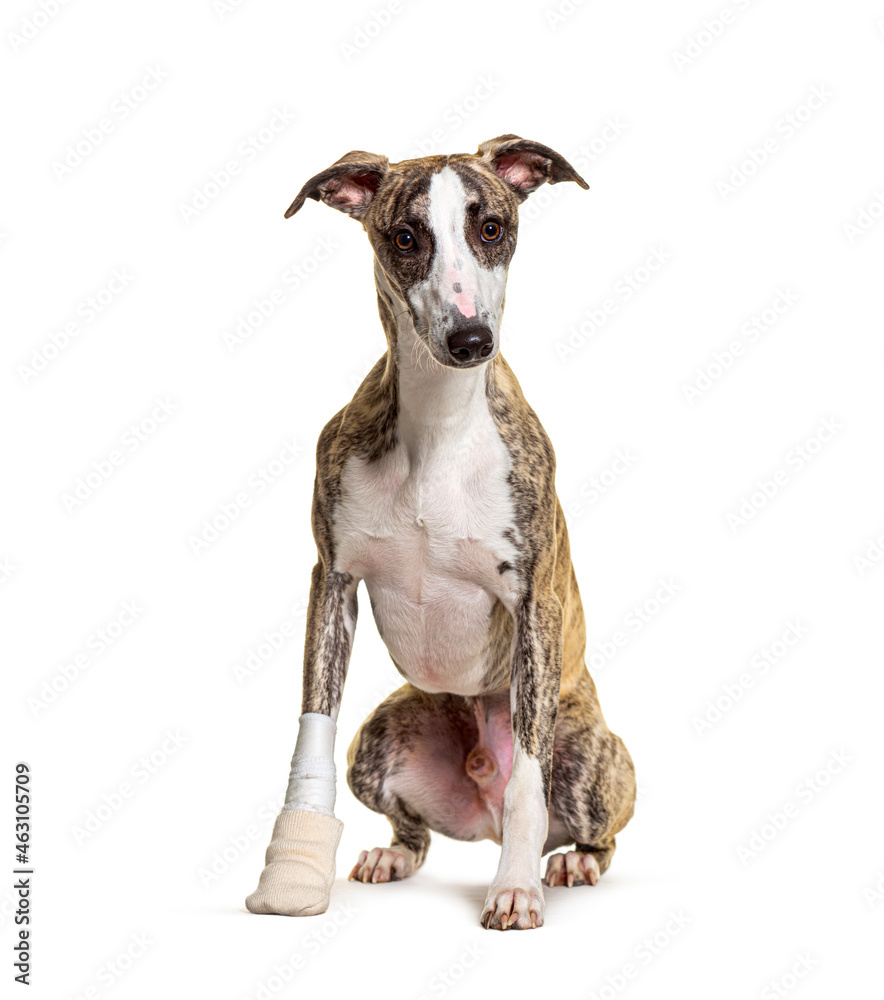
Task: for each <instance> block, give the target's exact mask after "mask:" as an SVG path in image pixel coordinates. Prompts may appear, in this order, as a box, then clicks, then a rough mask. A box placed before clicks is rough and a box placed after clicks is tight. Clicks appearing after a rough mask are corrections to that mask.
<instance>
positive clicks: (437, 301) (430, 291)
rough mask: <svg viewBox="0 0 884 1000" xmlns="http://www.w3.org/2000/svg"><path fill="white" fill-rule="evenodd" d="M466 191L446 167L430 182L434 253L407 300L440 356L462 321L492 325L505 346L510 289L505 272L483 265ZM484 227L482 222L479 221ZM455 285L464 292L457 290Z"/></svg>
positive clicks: (430, 223)
mask: <svg viewBox="0 0 884 1000" xmlns="http://www.w3.org/2000/svg"><path fill="white" fill-rule="evenodd" d="M466 198H467V193H466V191H465V190H464V186H463V184H462V182H461V179H460V178H459V177H458V175H457V173H456V172H455V171H454V170H452V169H451V167H443V168H442V169H441V170H440V171H439V172H438V173H435V174H433V177H432V180H431V181H430V208H429V218H428V220H427V222H428V225H429V227H430V229H431V231H432V233H433V240H434V242H435V253H434V256H433V263H432V267H431V270H430V273H429V275H428V276H427V278H426V280H425V281H423V282H421V284H419V285H415V286H413V287H412V288H410V289H409V290H408V293H407V294H408V300H409V302H410V303H411V306H412V308H413V309H414V311H415V314H416V315H417V316H418V317H420V321H421V323H422V325H423V327H424V328H425V329H426V330H428V331H429V337H430V340H431V341H432V342H433V343H434V347H435V350H436V351H437V352H438V354H437V356H439V355H441V356H442V357H444V356H446V351H447V347H446V345H445V343H444V337H445V333H446V331H447V330H448V329H449V328H450V326H451V325H452V324H453V323H454V322H457V321H460V322H467V321H470V322H476V323H482V324H484V325H485V326H487V327H488V328H489V329H490V330H491V333H492V334H493V336H494V348H493V352H492V354H491V355H489V357H493V355H494V354H496V353H497V350H498V348H499V345H500V318H501V312H502V310H503V296H504V291H505V288H506V268H505V267H502V266H501V267H495V268H486V267H483V266H482V265H481V264H480V262H479V260H478V259H477V258H476V256H475V254H474V253H473V250H472V248H471V247H470V245H469V243H468V242H467V238H466V235H465V228H466V224H467V214H466ZM478 221H479V224H481V222H482V221H483V220H481V219H480V220H478ZM455 285H458V286H459V287H460V289H461V290H460V292H457V291H455Z"/></svg>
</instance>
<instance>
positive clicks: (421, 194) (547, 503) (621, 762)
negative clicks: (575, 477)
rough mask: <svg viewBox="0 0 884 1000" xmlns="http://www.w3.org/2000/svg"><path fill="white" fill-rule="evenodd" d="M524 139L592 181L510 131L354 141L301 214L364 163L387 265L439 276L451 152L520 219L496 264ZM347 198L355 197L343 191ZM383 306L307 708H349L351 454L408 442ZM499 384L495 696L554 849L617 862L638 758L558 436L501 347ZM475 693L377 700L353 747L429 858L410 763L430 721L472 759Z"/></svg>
mask: <svg viewBox="0 0 884 1000" xmlns="http://www.w3.org/2000/svg"><path fill="white" fill-rule="evenodd" d="M519 144H523V145H524V146H526V147H530V148H532V149H533V150H534V151H537V152H539V153H540V154H541V155H542V156H543V157H545V158H547V161H548V162H547V165H546V168H545V176H541V177H539V179H538V184H539V183H542V182H543V181H544V180H546V181H548V182H549V183H557V182H559V181H563V180H575V181H577V182H578V183H579V184H580V185H581V186H583V187H586V186H587V185H586V184H585V182H584V181H583V180H582V178H580V177H579V176H578V175H577V174H576V173H575V171H574V170H573V168H571V167H570V165H569V164H567V162H566V161H565V160H564V159H562V157H560V156H559V155H558V154H557V153H555V152H554V151H552V150H550V149H548V148H547V147H545V146H541V145H540V144H538V143H526V141H525V140H520V139H518V137H516V136H510V135H507V136H501V137H498V139H495V140H491V141H490V142H488V143H483V144H482V146H480V147H479V152H478V153H477V154H476V155H470V154H457V155H452V156H448V157H446V156H431V157H426V158H424V159H420V160H407V161H402V162H400V163H393V164H389V163H388V161H387V160H386V158H384V157H379V156H376V155H374V154H369V153H363V152H353V153H349V154H347V156H345V157H343V158H342V159H341V160H339V161H338V163H336V164H334V165H333V166H332V167H330V168H329V169H328V170H326V171H323V172H322V173H321V174H318V175H317V176H316V177H314V178H312V179H311V180H310V181H309V182H308V183H307V184H306V185H305V186H304V188H303V189H302V191H301V192H300V193H299V194H298V196H297V198H296V199H295V201H294V202H293V204H292V206H291V208H290V209H289V211H288V212H287V213H286V216H287V217H288V216H290V215H293V214H294V213H295V212H297V211H298V210H299V209H300V207H301V206H302V205H303V204H304V201H305V199H306V198H313V199H316V200H319V199H322V200H324V201H328V202H329V203H332V204H334V199H335V197H336V194H337V193H338V180H337V179H338V178H339V177H341V176H343V175H344V174H346V173H348V172H349V173H352V171H353V169H354V167H353V165H354V164H356V165H357V167H358V170H360V171H361V172H362V174H363V178H362V180H363V182H364V183H366V184H368V185H369V186H370V187H371V188H372V190H373V191H374V197H373V198H372V199H371V201H370V203H369V205H368V208H367V210H363V209H360V210H358V211H357V210H354V211H352V212H351V214H353V215H354V217H356V218H358V219H360V221H361V222H362V225H363V227H364V228H365V230H366V232H367V234H368V237H369V240H370V242H371V245H372V247H373V249H374V251H375V254H376V256H377V258H378V261H379V262H380V264H381V266H382V267H383V269H384V272H385V273H386V274H388V275H389V276H390V277H391V280H394V281H395V282H396V283H397V284H399V286H400V288H405V287H408V285H409V284H411V283H413V282H418V281H422V280H423V279H424V278H425V277H426V275H427V271H428V267H429V259H430V257H431V255H432V254H431V248H432V244H431V236H430V234H429V233H428V232H426V231H425V230H426V227H425V226H424V224H423V222H422V220H421V210H422V209H423V210H425V209H426V203H427V200H428V197H429V195H428V190H429V184H430V179H431V177H432V175H433V174H434V173H435V172H437V171H438V170H440V169H441V168H442V167H444V166H450V167H453V168H454V169H455V170H456V172H457V173H458V176H459V177H460V178H461V180H462V182H463V183H464V187H465V188H466V189H467V190H468V191H471V192H473V193H475V194H478V195H479V196H480V197H481V199H482V201H483V202H484V204H485V205H487V206H490V207H491V210H492V212H493V213H494V214H497V215H498V216H499V217H501V218H503V219H504V220H505V221H506V223H507V225H506V237H505V239H504V240H502V241H501V242H500V244H499V245H497V244H495V245H492V246H491V247H490V248H489V247H488V246H483V247H481V248H479V250H480V251H481V252H482V253H485V254H486V255H487V258H488V260H489V266H493V264H496V263H499V262H501V261H503V262H504V263H506V262H508V260H509V258H510V257H511V256H512V253H513V251H514V249H515V241H516V233H517V226H518V222H517V209H518V204H519V202H520V201H521V200H523V197H524V195H521V196H520V193H519V192H517V191H515V190H514V189H513V188H511V187H510V186H509V185H507V184H505V183H503V182H502V181H501V180H500V178H499V177H498V174H497V173H496V171H495V169H494V162H495V158H497V157H500V156H506V155H507V152H508V151H509V150H512V149H514V148H520V146H519ZM335 207H338V208H340V209H341V210H343V211H348V209H347V208H346V207H343V208H342V207H341V205H340V204H336V205H335ZM403 218H407V219H409V221H410V224H411V225H412V226H413V227H414V228H415V229H420V230H421V231H422V237H423V238H422V250H421V253H419V254H417V255H415V256H414V257H412V258H408V259H407V260H403V259H402V258H401V256H400V257H398V258H397V257H396V255H395V254H394V252H393V250H392V249H391V244H390V230H391V228H392V227H393V226H395V225H397V224H400V223H401V221H402V220H403ZM427 248H429V249H427ZM428 254H429V256H428ZM378 307H379V312H380V317H381V322H382V324H383V328H384V331H385V333H386V336H387V341H388V351H387V353H386V354H385V355H384V356H383V357H382V358H381V359H380V360H379V361H378V362H377V364H376V365H375V366H374V368H372V370H371V372H370V373H369V374H368V376H367V377H366V378H365V380H364V381H363V382H362V384H361V385H360V386H359V388H358V390H357V391H356V394H355V395H354V397H353V399H352V400H351V402H350V403H349V404H348V405H347V406H346V407H345V408H344V409H343V410H341V411H340V412H339V413H338V414H336V415H335V416H334V417H333V418H332V420H331V421H329V423H328V424H327V425H326V427H325V429H324V430H323V431H322V434H321V436H320V439H319V445H318V448H317V453H316V459H317V474H316V481H315V492H314V503H313V530H314V535H315V538H316V543H317V549H318V556H319V560H318V563H317V565H316V568H315V570H314V573H313V583H312V587H311V591H310V603H309V611H308V616H307V641H306V652H305V661H304V686H303V711H304V712H322V713H325V714H336V712H337V708H338V706H339V703H340V698H341V692H342V688H343V683H344V677H345V674H346V669H347V661H348V658H349V654H350V646H351V638H352V630H353V627H354V626H355V619H356V595H355V586H354V584H353V580H352V578H351V577H349V575H348V574H343V573H339V572H335V571H334V569H333V567H334V565H335V543H334V534H333V523H334V515H335V509H336V506H337V504H338V503H339V501H340V499H341V475H342V470H343V467H344V463H345V462H346V460H347V459H348V458H349V457H350V456H351V455H354V454H355V455H360V456H363V457H364V458H365V459H366V460H368V461H369V462H373V461H376V460H378V459H379V458H380V457H382V456H383V455H384V454H386V453H387V452H388V451H389V450H390V449H392V448H393V447H395V445H396V442H397V413H398V402H397V385H398V372H397V350H396V345H397V323H396V317H395V315H394V309H393V306H392V301H391V300H390V299H389V297H388V296H387V294H386V293H385V292H384V291H383V290H382V288H381V287H380V286H379V287H378ZM485 392H486V396H487V400H488V405H489V409H490V412H491V414H492V416H493V419H494V421H495V424H496V426H497V428H498V431H499V434H500V437H501V439H502V440H503V442H504V444H505V446H506V448H507V449H508V451H509V454H510V457H511V461H512V469H511V473H510V476H509V485H510V488H511V494H512V497H513V505H514V510H515V531H513V532H511V537H510V541H512V542H513V543H514V544H515V546H516V549H517V551H518V557H517V560H516V561H515V562H514V563H513V564H510V563H509V562H502V563H501V564H500V566H499V572H500V573H501V574H502V575H503V574H507V575H510V576H511V577H512V578H513V579H514V581H515V583H516V585H517V587H518V589H519V592H520V594H521V599H520V601H519V604H518V608H517V610H516V612H515V614H512V615H511V614H510V613H509V612H508V611H507V610H506V609H505V608H504V607H503V605H502V604H501V603H500V601H497V603H496V604H495V605H494V607H493V610H492V613H491V615H490V619H489V623H488V639H487V644H486V650H487V652H488V663H489V667H488V670H487V674H486V676H485V678H484V686H485V688H486V693H487V694H488V695H489V696H494V695H495V693H501V692H507V691H510V690H511V689H512V690H513V691H514V695H513V698H512V703H513V705H514V706H515V712H514V717H513V730H514V733H515V735H516V736H517V737H518V739H519V741H520V742H521V745H522V747H523V748H524V749H525V750H526V751H527V752H528V754H529V755H530V756H532V757H534V758H536V759H537V760H538V761H539V762H540V766H541V774H542V777H543V786H544V794H545V796H546V799H547V802H548V803H549V804H550V816H551V818H552V817H553V816H555V817H558V819H559V820H560V825H563V826H564V829H565V831H566V833H565V834H564V835H560V836H559V837H558V839H557V840H556V842H552V841H548V842H547V845H546V847H545V850H550V849H552V848H553V847H558V846H564V845H565V844H570V843H575V844H576V845H577V849H578V850H579V851H583V852H591V853H594V854H595V855H596V858H597V860H598V862H599V866H600V869H601V870H602V871H604V870H605V868H607V866H608V864H609V863H610V859H611V855H612V854H613V852H614V846H615V835H616V834H617V833H618V832H619V831H620V830H621V829H622V828H623V827H624V826H625V824H626V823H627V821H628V820H629V818H630V817H631V816H632V812H633V803H634V799H635V779H634V772H633V766H632V761H631V759H630V757H629V754H628V752H627V751H626V748H625V747H624V745H623V743H622V742H621V740H620V739H619V738H618V737H617V736H615V735H614V734H613V733H611V732H610V730H609V729H608V727H607V725H606V724H605V720H604V718H603V716H602V712H601V709H600V707H599V703H598V698H597V696H596V689H595V685H594V684H593V681H592V678H591V677H590V675H589V672H588V670H587V668H586V665H585V661H584V651H585V644H586V628H585V623H584V614H583V607H582V604H581V600H580V593H579V591H578V587H577V581H576V577H575V574H574V568H573V566H572V563H571V554H570V547H569V543H568V533H567V529H566V526H565V519H564V514H563V512H562V507H561V505H560V503H559V501H558V498H557V496H556V492H555V483H554V479H555V454H554V451H553V448H552V445H551V443H550V441H549V438H548V437H547V435H546V433H545V431H544V430H543V427H542V426H541V424H540V421H539V420H538V418H537V415H536V414H535V413H534V411H533V410H532V409H531V407H530V406H529V405H528V403H527V401H526V400H525V397H524V396H523V394H522V391H521V388H520V386H519V383H518V382H517V380H516V378H515V376H514V375H513V373H512V371H511V369H510V367H509V366H508V365H507V363H506V362H505V361H504V359H503V357H502V356H500V355H497V356H496V357H494V358H493V359H492V360H491V361H489V362H488V363H487V364H486V365H485ZM514 633H515V636H516V641H515V643H513V636H514ZM470 702H471V700H470V699H467V698H463V697H460V696H457V695H453V694H438V695H433V694H428V693H425V692H423V691H420V690H418V689H417V688H415V687H414V686H412V685H411V684H405V685H404V686H403V687H401V688H399V689H398V690H397V691H395V692H394V693H393V694H392V695H390V697H388V698H387V699H386V700H385V701H384V702H383V703H382V704H381V705H379V706H378V708H377V709H375V711H374V712H373V713H372V714H371V715H370V716H369V718H368V719H367V720H366V721H365V723H364V724H363V725H362V727H361V729H360V730H359V732H358V733H357V735H356V737H355V738H354V740H353V742H352V745H351V746H350V749H349V753H348V764H349V769H348V772H347V780H348V783H349V786H350V788H351V790H352V791H353V794H354V795H355V796H356V797H357V798H358V799H360V800H361V801H362V802H363V803H364V804H365V805H367V806H368V807H369V808H371V809H373V810H375V811H377V812H380V813H382V814H384V815H386V816H387V817H388V819H389V820H390V822H391V824H392V826H393V832H394V837H393V846H394V847H396V846H397V845H402V846H405V847H407V848H408V849H409V850H411V851H412V852H413V853H414V855H415V859H416V865H420V864H421V863H422V862H423V860H424V858H425V856H426V852H427V848H428V845H429V830H428V826H427V823H425V822H424V818H423V817H421V816H420V815H417V814H416V813H415V811H414V810H413V809H412V808H411V807H410V806H409V803H408V801H405V800H404V799H403V798H402V797H401V796H399V795H398V794H396V791H395V785H396V781H395V777H396V774H397V772H398V770H399V769H400V768H401V767H402V766H404V762H405V761H406V760H407V759H408V755H409V753H410V752H411V751H413V750H414V748H415V746H416V741H417V740H418V737H419V735H420V734H421V733H422V732H424V731H426V727H431V728H434V729H435V731H436V732H447V733H450V738H451V741H452V746H453V747H455V750H454V752H455V754H457V753H460V754H461V755H462V757H463V760H464V761H465V760H466V756H467V754H468V753H469V750H470V748H471V747H472V746H474V745H475V741H476V721H475V715H474V711H473V706H472V705H471V703H470ZM464 780H465V781H466V783H467V784H466V785H465V792H464V794H468V789H469V788H470V787H471V786H470V779H469V778H468V777H467V776H466V772H465V771H464ZM454 806H455V807H456V802H455V803H454ZM434 821H435V823H436V826H435V828H436V829H440V830H441V832H443V833H446V832H451V831H450V830H449V829H446V824H445V821H444V817H443V818H442V819H441V820H440V819H439V817H436V818H435V819H434ZM551 830H552V827H551ZM562 836H564V839H562Z"/></svg>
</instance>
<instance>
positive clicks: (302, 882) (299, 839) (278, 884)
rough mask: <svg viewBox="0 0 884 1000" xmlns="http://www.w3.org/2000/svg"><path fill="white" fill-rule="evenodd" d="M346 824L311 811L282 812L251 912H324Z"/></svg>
mask: <svg viewBox="0 0 884 1000" xmlns="http://www.w3.org/2000/svg"><path fill="white" fill-rule="evenodd" d="M343 829H344V824H343V823H342V822H341V821H340V820H339V819H335V817H334V816H326V815H324V814H322V813H317V812H311V811H309V810H307V809H283V811H282V812H281V813H280V814H279V816H278V817H277V819H276V823H275V824H274V826H273V836H272V838H271V840H270V845H269V847H268V848H267V853H266V855H265V868H264V871H262V872H261V878H260V879H259V881H258V888H257V889H256V890H255V891H254V892H253V893H252V894H251V896H249V897H248V899H246V907H247V908H248V909H249V910H250V911H251V912H252V913H279V914H282V915H284V916H287V917H307V916H313V915H315V914H317V913H325V911H326V910H327V909H328V903H329V896H330V895H331V887H332V884H333V883H334V880H335V853H336V852H337V849H338V843H339V842H340V840H341V832H342V831H343Z"/></svg>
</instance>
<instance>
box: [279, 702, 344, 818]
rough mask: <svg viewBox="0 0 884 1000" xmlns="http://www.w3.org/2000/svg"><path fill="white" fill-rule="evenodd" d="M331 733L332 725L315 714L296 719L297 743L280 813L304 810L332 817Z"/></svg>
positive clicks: (333, 786) (333, 804) (332, 746)
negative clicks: (290, 810)
mask: <svg viewBox="0 0 884 1000" xmlns="http://www.w3.org/2000/svg"><path fill="white" fill-rule="evenodd" d="M335 731H336V726H335V724H334V721H333V720H332V719H331V718H329V716H327V715H320V714H319V713H318V712H307V713H306V714H304V715H302V716H301V718H300V719H298V742H297V743H296V744H295V755H294V757H292V769H291V772H290V774H289V787H288V790H287V791H286V793H285V805H284V806H283V811H285V810H287V809H307V810H309V811H310V812H317V813H322V814H323V815H325V816H334V814H335V759H334V754H335Z"/></svg>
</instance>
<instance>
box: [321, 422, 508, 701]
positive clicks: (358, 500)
mask: <svg viewBox="0 0 884 1000" xmlns="http://www.w3.org/2000/svg"><path fill="white" fill-rule="evenodd" d="M486 444H487V445H488V447H486V448H484V449H483V450H481V452H480V458H479V460H478V462H479V464H478V466H477V465H476V453H475V452H472V458H471V461H472V464H471V465H468V466H465V463H464V462H463V455H462V454H460V455H457V454H455V455H453V456H452V455H450V454H444V455H438V456H434V458H433V460H432V461H424V462H422V463H421V464H420V467H419V468H417V469H415V468H414V467H413V466H412V465H410V464H409V461H408V458H407V455H406V454H405V452H404V449H402V448H397V449H394V451H393V452H391V453H390V454H389V455H388V456H385V457H384V458H383V459H381V460H379V461H378V462H376V463H372V464H369V463H367V462H365V460H363V459H360V458H350V459H349V460H348V463H347V466H346V468H345V470H344V476H343V477H342V487H343V489H342V500H341V503H340V505H339V508H338V511H337V512H336V515H335V542H336V551H337V560H336V562H337V566H338V568H340V569H341V570H343V571H345V572H349V573H352V574H353V575H354V576H355V577H357V578H359V579H362V580H364V581H365V585H366V589H367V590H368V593H369V597H370V598H371V604H372V610H373V613H374V617H375V621H376V622H377V625H378V630H379V631H380V634H381V637H382V639H383V640H384V643H385V644H386V646H387V649H388V650H389V651H390V655H391V656H392V658H393V660H394V662H395V663H396V665H397V667H398V668H399V670H400V672H401V673H402V674H403V676H404V677H405V678H406V679H407V680H409V681H410V682H411V683H412V684H414V685H415V687H418V688H421V689H422V690H424V691H428V692H431V693H440V692H443V691H447V692H450V693H452V694H462V695H476V694H483V693H485V686H486V677H487V676H488V674H489V671H490V670H492V669H493V668H494V666H495V664H493V663H491V662H490V661H489V657H490V656H491V655H492V654H493V653H494V650H493V648H492V647H491V644H490V643H489V630H490V627H491V622H492V617H491V616H492V610H493V609H494V606H495V603H496V602H497V601H498V600H502V601H503V603H504V604H505V605H507V606H510V607H512V606H513V605H514V601H515V596H516V588H517V581H516V578H515V574H514V572H513V571H512V569H511V568H510V567H511V566H513V565H515V561H516V557H517V553H516V551H515V548H514V545H513V541H512V539H513V537H514V536H513V534H512V531H513V527H512V523H513V519H512V502H511V498H510V495H509V489H508V486H507V483H506V473H507V469H508V454H507V453H506V452H505V450H504V449H503V446H502V444H500V442H499V439H497V444H498V445H499V448H495V447H494V442H493V440H492V441H491V442H490V443H489V442H486ZM501 452H502V453H501ZM498 655H499V654H498Z"/></svg>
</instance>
